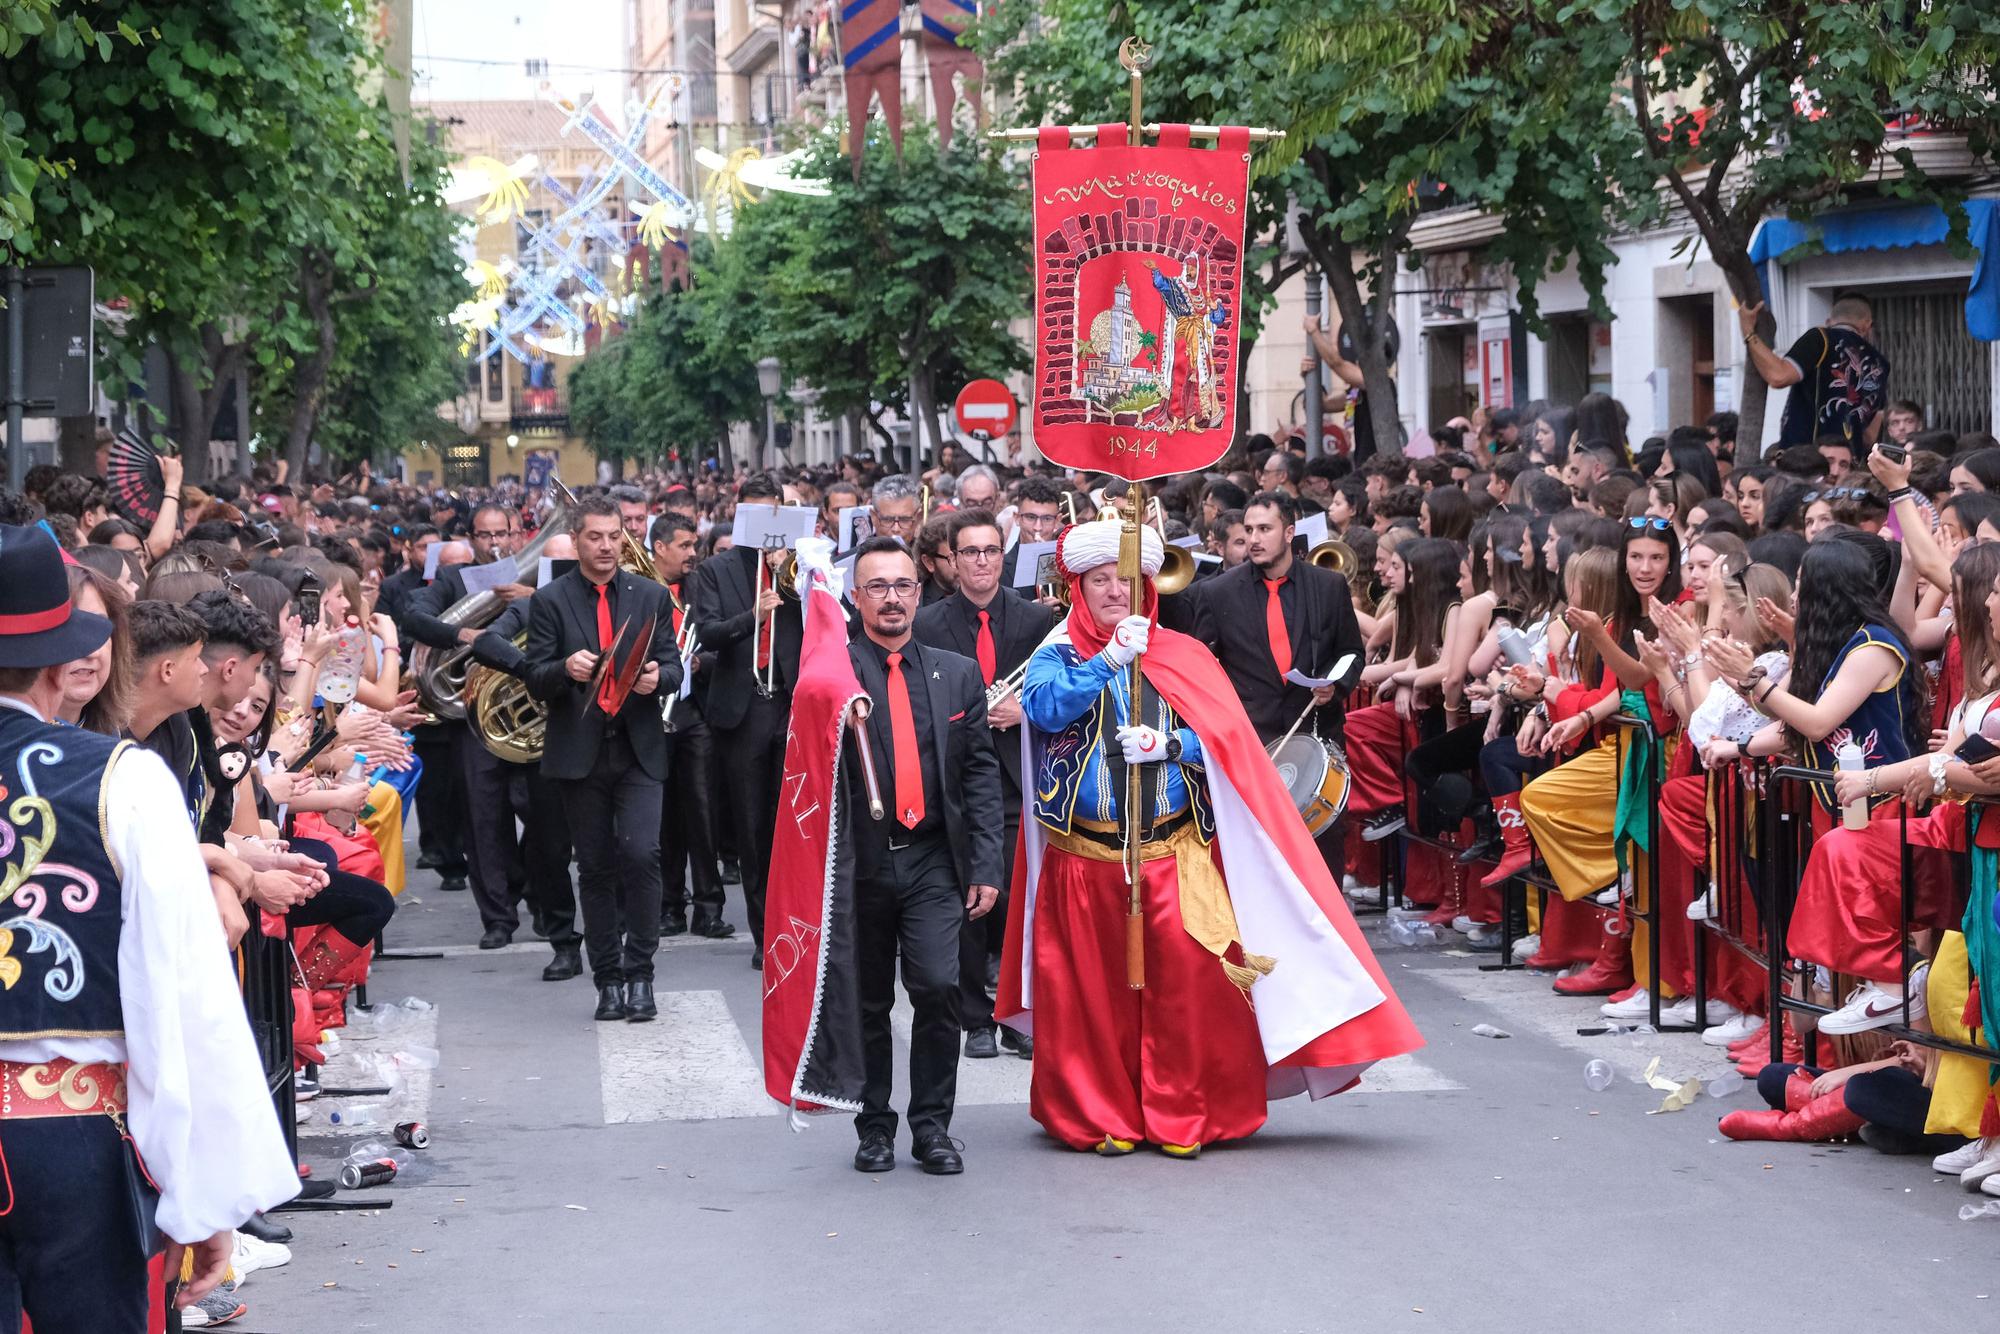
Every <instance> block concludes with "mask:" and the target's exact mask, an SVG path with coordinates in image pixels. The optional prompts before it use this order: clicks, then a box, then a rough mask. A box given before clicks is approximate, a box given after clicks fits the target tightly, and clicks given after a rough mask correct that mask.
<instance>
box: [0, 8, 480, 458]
mask: <svg viewBox="0 0 2000 1334" xmlns="http://www.w3.org/2000/svg"><path fill="white" fill-rule="evenodd" d="M37 8H39V9H41V10H44V11H47V17H48V18H49V19H51V20H53V19H56V18H61V19H63V20H65V21H67V22H68V27H69V29H70V30H71V31H73V32H74V33H75V35H76V36H77V37H78V38H79V39H80V38H81V36H82V34H81V31H80V30H78V28H77V25H76V23H75V22H74V19H75V18H76V17H77V16H78V15H96V16H97V17H96V18H94V19H93V22H96V23H98V24H99V26H100V27H108V28H109V29H110V31H115V32H116V33H117V35H118V39H117V40H113V39H112V38H111V37H110V35H109V33H108V32H99V33H97V34H96V35H97V37H98V38H100V40H97V41H94V42H90V43H88V44H83V43H81V42H80V41H75V42H72V41H69V40H66V39H64V38H63V37H62V35H61V33H62V29H61V28H60V27H57V28H51V29H49V30H48V32H47V33H46V34H45V35H43V36H42V37H40V38H39V39H38V40H34V41H28V42H23V43H21V44H20V45H19V47H18V50H17V51H15V53H14V54H13V55H12V56H11V57H10V58H9V59H8V60H7V61H5V62H4V65H0V124H3V125H4V126H5V127H6V128H5V133H6V134H8V135H11V136H13V138H14V140H15V142H16V145H17V146H16V147H14V148H12V149H10V148H8V147H7V146H5V145H4V144H0V175H4V176H5V177H6V178H7V182H8V186H9V187H10V188H11V187H18V186H19V185H21V184H22V178H23V175H24V173H23V172H21V171H20V170H19V169H18V167H17V166H16V165H15V164H18V163H19V162H22V161H25V162H29V163H33V164H36V170H34V171H33V173H32V174H31V175H30V176H28V178H27V179H26V181H25V184H26V195H25V203H23V202H21V201H20V200H15V199H0V224H5V223H6V222H7V220H8V219H9V218H12V219H15V220H27V221H28V224H29V225H27V226H26V227H19V226H18V222H17V230H15V232H14V234H13V236H12V241H11V243H12V245H13V247H14V249H15V250H16V251H17V253H19V254H20V255H21V256H23V257H24V258H26V259H28V260H30V261H32V262H37V263H71V264H85V265H88V266H90V267H91V268H92V269H93V270H94V271H95V273H96V276H97V291H98V294H99V297H100V299H102V300H105V301H109V302H113V303H115V304H116V305H117V306H118V308H120V309H121V311H122V322H121V324H120V325H119V326H118V327H117V328H116V329H113V330H110V331H109V332H110V333H111V334H113V335H114V336H112V337H110V338H107V339H106V340H104V345H105V347H106V355H107V358H108V360H109V363H110V366H109V371H110V373H109V375H108V376H107V377H106V378H107V380H108V382H110V383H125V382H129V381H131V380H135V379H137V378H138V366H139V354H140V351H141V349H142V348H143V347H144V346H145V345H146V344H148V343H154V342H157V343H158V344H160V345H161V346H163V347H164V348H166V349H167V351H168V352H169V354H170V357H171V360H172V365H173V375H172V379H173V384H172V386H171V389H172V394H171V397H172V403H173V411H172V419H173V423H174V433H175V434H176V435H177V436H178V437H179V438H180V439H182V440H183V441H184V442H195V441H205V440H206V439H207V438H208V430H209V425H210V423H211V422H212V421H213V420H214V418H215V415H216V411H217V409H218V407H219V406H220V401H221V398H222V396H223V394H224V393H225V392H226V389H227V385H228V382H229V381H230V379H231V377H232V376H234V374H235V373H236V371H237V370H238V368H239V367H242V366H243V365H245V364H246V363H253V364H254V365H255V367H256V370H257V375H256V385H255V395H256V398H257V400H258V401H259V403H260V405H262V406H268V407H270V408H271V410H272V411H271V412H270V413H267V414H265V415H266V416H267V418H270V417H275V416H277V415H282V416H283V418H284V421H283V424H282V426H281V427H280V428H279V432H278V433H280V434H282V435H284V436H286V437H287V445H288V452H289V453H290V454H291V455H292V457H293V461H294V463H295V464H300V463H302V461H303V455H304V449H305V445H306V442H307V441H308V440H310V439H311V438H312V437H313V435H314V432H315V430H316V428H317V426H318V423H319V413H320V409H321V406H322V404H323V403H325V402H326V401H327V395H328V392H329V389H330V387H332V386H334V384H335V383H336V377H337V376H338V375H339V373H340V369H341V367H340V362H341V359H342V357H343V356H344V355H346V354H345V353H344V352H343V343H344V342H345V344H346V346H347V347H348V348H350V349H352V348H356V347H358V346H359V345H361V344H362V343H364V342H366V341H367V340H366V339H365V338H364V337H363V336H362V334H361V333H360V332H359V330H360V328H361V326H364V325H365V324H366V323H367V322H368V319H369V318H371V316H370V315H364V314H363V313H362V311H363V309H364V308H365V307H368V306H377V307H383V308H386V307H388V306H392V305H393V304H394V303H393V302H387V303H380V302H376V301H374V300H373V299H372V297H364V296H363V295H362V294H364V293H372V291H373V290H374V289H375V288H376V287H377V285H378V283H382V282H383V280H384V276H385V275H384V273H383V272H382V270H383V268H384V264H383V257H384V254H385V251H384V249H383V247H384V246H385V245H386V246H389V247H390V250H391V252H393V253H394V256H395V258H394V260H393V261H392V262H390V263H389V264H388V265H387V267H388V268H389V269H394V268H395V267H396V266H397V265H398V264H400V263H402V262H404V261H407V262H408V263H409V264H410V266H411V267H412V269H413V270H415V271H416V272H415V273H413V274H406V275H403V277H402V278H396V277H395V276H394V275H390V279H391V281H392V282H395V283H398V284H400V286H401V287H402V290H403V291H404V292H405V293H406V294H408V293H411V292H417V291H422V292H424V293H426V294H429V293H430V292H431V291H432V290H433V288H432V286H431V285H430V279H431V278H432V277H434V268H435V264H436V262H437V255H438V251H437V246H438V244H439V243H440V242H445V243H446V249H445V250H444V253H446V254H448V253H449V250H448V237H447V235H446V233H445V232H444V230H443V229H442V227H441V226H440V225H439V224H438V222H437V219H436V217H431V218H428V219H425V220H423V221H419V222H416V223H414V224H413V225H406V223H408V222H409V220H408V219H405V218H402V217H401V216H399V211H400V210H405V209H407V210H411V211H415V212H418V213H423V212H426V211H430V212H433V213H441V212H442V206H441V204H439V203H438V201H437V195H436V186H435V179H434V178H433V179H432V180H430V181H423V180H420V181H419V182H418V185H417V188H415V189H413V190H411V191H408V192H401V191H400V186H401V180H400V170H399V168H397V167H396V166H395V165H394V164H395V159H394V156H393V150H392V149H391V148H390V147H389V140H390V135H389V127H388V125H387V123H386V121H384V120H383V119H382V113H381V111H380V108H379V106H378V105H376V104H375V103H374V102H373V101H371V100H370V99H369V98H368V97H367V96H365V95H364V92H363V87H362V81H363V78H364V77H365V76H366V74H367V73H368V71H369V70H370V69H371V67H372V64H371V62H372V61H373V59H374V57H373V53H372V50H371V48H370V45H369V41H368V38H367V35H366V33H365V32H364V31H363V29H362V28H361V26H360V22H361V20H360V18H359V16H358V15H357V12H356V10H355V8H354V7H353V6H352V5H350V4H348V3H346V0H136V2H132V3H121V4H112V3H105V4H102V5H88V4H57V5H47V4H44V3H43V2H42V0H30V3H29V5H28V7H27V9H26V10H25V11H22V12H29V13H32V12H33V11H34V10H35V9H37ZM72 11H74V12H72ZM112 20H115V22H109V21H112ZM6 31H7V32H8V34H9V35H8V36H5V37H0V40H5V41H9V42H12V41H13V40H14V37H13V35H12V34H13V33H14V32H15V31H16V30H14V29H9V30H6ZM0 137H4V136H0ZM10 153H11V156H10ZM385 154H386V156H385ZM385 164H386V167H385ZM405 242H407V243H408V244H409V245H410V246H411V247H413V249H412V250H410V251H408V252H403V251H398V250H395V247H396V246H397V245H398V244H399V243H405ZM418 274H421V275H423V276H417V275H418ZM404 279H407V281H404ZM448 304H449V303H447V306H446V307H445V308H448ZM443 313H444V309H442V308H441V309H438V310H436V311H435V312H430V314H431V315H434V316H436V317H441V316H442V315H443ZM343 324H350V325H351V326H352V327H351V328H350V330H349V332H348V334H346V335H344V334H343V331H342V325H343ZM424 367H425V374H426V376H428V369H429V367H430V363H429V362H425V363H424ZM342 401H344V402H351V401H352V399H351V396H343V398H342ZM265 425H266V426H267V427H269V426H271V425H273V421H271V420H267V421H266V422H265ZM333 434H334V436H335V437H339V436H340V434H341V433H340V432H334V433H333ZM355 435H356V433H355V432H349V433H348V434H347V439H348V442H349V443H350V444H351V445H354V446H356V447H359V442H358V441H357V440H355V438H354V437H355ZM392 443H400V442H391V441H386V440H377V441H374V442H372V445H373V446H374V447H380V446H383V445H388V444H392ZM196 457H197V461H196V462H195V463H194V464H193V465H192V466H191V469H190V472H191V475H192V476H195V477H199V475H200V474H199V468H200V466H201V465H200V462H199V458H200V456H199V455H197V456H196Z"/></svg>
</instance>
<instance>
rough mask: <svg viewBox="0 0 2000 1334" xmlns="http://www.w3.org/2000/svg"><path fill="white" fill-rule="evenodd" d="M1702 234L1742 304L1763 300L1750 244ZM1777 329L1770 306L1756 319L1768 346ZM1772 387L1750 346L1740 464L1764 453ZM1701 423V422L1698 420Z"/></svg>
mask: <svg viewBox="0 0 2000 1334" xmlns="http://www.w3.org/2000/svg"><path fill="white" fill-rule="evenodd" d="M1702 235H1703V237H1704V238H1705V239H1706V240H1707V241H1708V252H1709V256H1710V257H1711V258H1712V259H1713V260H1714V261H1715V263H1716V266H1717V267H1718V268H1720V269H1721V270H1722V276H1723V277H1724V278H1725V279H1727V280H1728V282H1729V294H1730V295H1731V296H1732V297H1734V298H1736V304H1737V305H1739V306H1744V307H1748V306H1754V305H1756V304H1758V303H1759V302H1761V301H1763V300H1764V285H1763V283H1761V282H1759V281H1758V277H1757V266H1756V264H1755V263H1753V262H1752V261H1751V259H1750V248H1749V247H1748V246H1747V245H1743V244H1740V243H1737V244H1731V243H1730V242H1729V241H1728V240H1727V239H1721V240H1718V238H1717V237H1715V236H1713V235H1711V234H1710V229H1709V228H1707V227H1703V228H1702ZM1777 332H1778V317H1777V316H1776V315H1775V314H1773V313H1772V312H1771V310H1770V309H1769V307H1768V306H1767V307H1766V308H1765V310H1764V313H1763V314H1762V315H1760V316H1759V317H1758V319H1757V336H1758V337H1759V338H1762V339H1763V340H1764V343H1765V345H1766V346H1772V347H1774V346H1776V344H1775V343H1773V342H1772V340H1773V338H1775V337H1776V335H1777ZM1770 396H1771V387H1770V386H1769V385H1768V384H1766V383H1765V382H1764V373H1763V372H1762V371H1760V370H1758V369H1757V363H1756V361H1755V360H1753V359H1752V358H1751V357H1750V356H1749V354H1748V350H1747V349H1746V350H1745V354H1744V357H1743V378H1742V385H1741V388H1740V389H1739V390H1738V392H1737V395H1736V449H1737V455H1736V457H1737V460H1738V462H1737V466H1738V467H1747V466H1748V465H1749V464H1751V463H1754V462H1756V461H1757V459H1758V458H1759V457H1760V456H1761V455H1762V453H1763V447H1764V415H1765V412H1766V411H1767V410H1768V408H1769V406H1770ZM1696 424H1697V425H1699V423H1696Z"/></svg>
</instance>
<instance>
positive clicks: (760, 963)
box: [750, 945, 764, 973]
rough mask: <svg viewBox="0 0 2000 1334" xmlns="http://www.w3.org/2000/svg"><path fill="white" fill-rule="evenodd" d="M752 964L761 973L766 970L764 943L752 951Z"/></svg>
mask: <svg viewBox="0 0 2000 1334" xmlns="http://www.w3.org/2000/svg"><path fill="white" fill-rule="evenodd" d="M750 966H751V967H752V968H754V969H756V970H757V971H758V972H760V973H761V972H763V971H764V947H763V946H762V945H759V946H757V947H756V948H755V949H753V950H751V951H750Z"/></svg>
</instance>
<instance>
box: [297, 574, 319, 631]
mask: <svg viewBox="0 0 2000 1334" xmlns="http://www.w3.org/2000/svg"><path fill="white" fill-rule="evenodd" d="M319 595H320V585H319V576H318V575H316V574H308V575H307V576H306V577H305V578H304V580H302V581H301V582H300V584H299V595H298V596H297V597H296V598H294V599H293V602H294V603H295V604H296V605H297V607H298V611H299V624H301V625H306V626H314V625H318V624H319Z"/></svg>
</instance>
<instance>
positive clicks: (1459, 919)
mask: <svg viewBox="0 0 2000 1334" xmlns="http://www.w3.org/2000/svg"><path fill="white" fill-rule="evenodd" d="M1485 925H1486V923H1484V922H1475V921H1473V920H1472V919H1471V918H1470V917H1468V916H1466V915H1465V914H1464V913H1460V914H1459V915H1458V916H1456V917H1454V918H1452V919H1451V929H1452V930H1454V931H1456V932H1458V934H1459V935H1461V936H1469V935H1471V934H1472V930H1473V928H1474V927H1480V926H1485Z"/></svg>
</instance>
